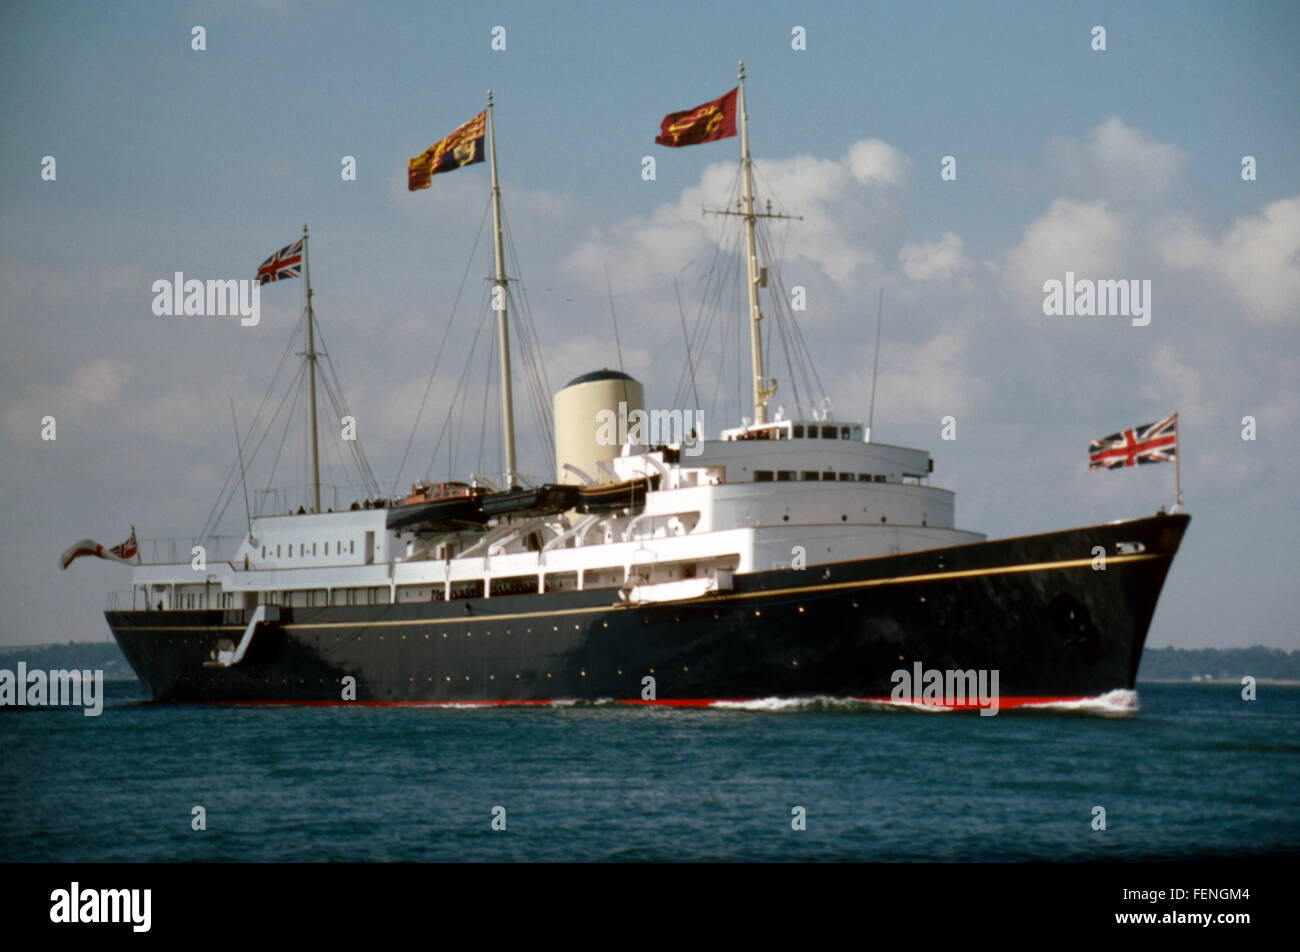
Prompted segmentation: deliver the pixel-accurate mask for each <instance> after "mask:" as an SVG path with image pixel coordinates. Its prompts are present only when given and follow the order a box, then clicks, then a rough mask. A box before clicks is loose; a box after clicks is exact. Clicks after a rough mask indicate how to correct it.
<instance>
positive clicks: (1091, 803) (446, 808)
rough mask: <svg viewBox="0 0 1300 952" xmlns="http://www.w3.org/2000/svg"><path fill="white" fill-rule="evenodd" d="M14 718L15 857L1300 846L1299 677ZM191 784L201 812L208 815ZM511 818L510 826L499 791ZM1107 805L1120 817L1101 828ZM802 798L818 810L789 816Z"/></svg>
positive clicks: (1186, 850) (1076, 853)
mask: <svg viewBox="0 0 1300 952" xmlns="http://www.w3.org/2000/svg"><path fill="white" fill-rule="evenodd" d="M142 698H143V695H142V693H141V688H140V687H139V685H138V684H135V683H119V684H112V685H109V704H108V706H107V707H106V708H105V710H104V713H103V714H102V716H100V717H84V716H82V714H81V712H80V711H79V710H27V711H15V710H12V709H10V710H8V711H5V712H4V713H2V714H0V747H2V749H3V756H2V757H0V860H59V861H99V860H126V861H133V860H182V861H189V860H256V861H277V860H414V861H422V860H622V859H626V860H936V859H937V860H948V859H952V860H958V859H961V860H1001V859H1049V860H1082V859H1143V858H1152V857H1157V856H1159V857H1171V858H1174V857H1176V858H1195V857H1202V856H1206V855H1243V854H1244V853H1252V852H1276V851H1295V852H1297V853H1300V688H1297V687H1281V686H1276V687H1275V686H1269V685H1261V686H1260V688H1259V699H1258V700H1256V701H1254V702H1246V701H1243V700H1242V699H1241V697H1240V693H1239V689H1238V688H1235V687H1233V686H1231V685H1199V684H1177V685H1174V684H1145V685H1141V686H1140V690H1139V692H1138V697H1137V699H1136V703H1137V708H1138V709H1137V710H1134V709H1133V702H1134V699H1133V698H1132V697H1129V696H1112V697H1110V698H1108V699H1106V700H1105V701H1103V702H1098V703H1095V704H1093V705H1091V706H1090V707H1085V708H1084V709H1082V710H1021V711H1004V712H1002V713H1000V714H999V715H998V716H996V717H979V716H977V715H974V714H936V713H934V712H931V711H926V712H914V711H906V710H882V709H879V707H873V706H871V705H862V704H856V703H852V702H839V701H834V700H826V699H823V700H819V701H813V702H798V703H791V702H783V701H777V700H771V701H765V702H754V703H749V704H746V705H743V706H741V709H728V710H716V709H706V710H689V709H665V708H634V707H625V706H621V705H573V706H563V705H558V706H553V707H544V708H505V709H502V708H470V709H445V708H444V709H439V708H346V707H331V708H301V707H249V708H232V707H199V706H172V705H155V704H148V703H141V699H142ZM196 805H200V806H202V807H203V808H204V809H205V811H206V820H207V829H206V830H205V831H201V832H196V831H194V830H192V829H191V818H192V810H193V808H194V807H195V806H196ZM498 806H500V807H504V808H505V824H506V829H505V830H504V831H501V830H493V829H492V818H493V808H494V807H498ZM1096 806H1101V807H1104V808H1105V811H1106V813H1105V816H1106V825H1107V829H1106V830H1105V831H1094V830H1093V829H1092V828H1091V826H1092V822H1093V816H1094V807H1096ZM796 807H802V808H804V810H805V811H806V816H807V828H806V829H805V830H798V831H796V830H793V829H792V828H791V823H792V819H793V816H794V814H793V813H792V811H793V810H794V808H796Z"/></svg>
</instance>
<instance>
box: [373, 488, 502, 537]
mask: <svg viewBox="0 0 1300 952" xmlns="http://www.w3.org/2000/svg"><path fill="white" fill-rule="evenodd" d="M486 493H487V490H486V489H484V488H483V487H482V486H470V485H469V484H468V483H457V482H449V483H433V484H421V483H416V484H415V485H414V486H412V487H411V492H410V494H408V495H407V497H406V498H405V499H403V500H402V502H401V504H400V505H398V506H394V507H393V508H391V509H389V510H388V518H387V520H386V522H385V525H386V527H387V528H389V529H419V530H440V529H455V528H460V527H461V526H465V525H472V524H481V523H483V522H485V521H486V520H487V515H486V514H485V513H484V512H483V509H482V506H481V504H480V503H481V500H482V499H483V497H484V495H485V494H486Z"/></svg>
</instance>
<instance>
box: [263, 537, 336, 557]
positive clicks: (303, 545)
mask: <svg viewBox="0 0 1300 952" xmlns="http://www.w3.org/2000/svg"><path fill="white" fill-rule="evenodd" d="M321 544H322V545H324V546H325V553H324V554H325V555H329V554H330V544H329V543H328V542H324V543H321ZM309 545H310V546H311V551H310V552H308V551H307V547H308V546H309ZM347 545H348V555H355V554H356V550H357V543H356V541H355V540H354V539H349V540H348V543H347ZM269 548H270V547H269V546H265V545H264V546H262V558H266V554H267V550H268V549H269ZM281 548H282V547H281V546H279V545H277V546H276V547H275V558H277V559H279V558H284V557H285V556H281V555H280V550H281ZM287 548H288V550H289V554H288V556H287V557H288V558H290V559H292V558H293V543H292V542H290V543H289V545H288V546H287ZM315 554H316V543H315V542H310V543H308V542H300V543H298V555H299V556H302V557H305V556H308V555H315ZM334 554H335V555H342V554H343V543H342V542H338V543H335V546H334Z"/></svg>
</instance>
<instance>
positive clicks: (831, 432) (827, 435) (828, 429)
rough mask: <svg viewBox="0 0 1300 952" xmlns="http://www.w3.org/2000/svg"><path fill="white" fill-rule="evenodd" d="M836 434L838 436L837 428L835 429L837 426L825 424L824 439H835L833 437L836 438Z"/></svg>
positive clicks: (823, 428)
mask: <svg viewBox="0 0 1300 952" xmlns="http://www.w3.org/2000/svg"><path fill="white" fill-rule="evenodd" d="M835 436H836V429H835V427H833V426H824V427H822V439H823V440H833V439H835Z"/></svg>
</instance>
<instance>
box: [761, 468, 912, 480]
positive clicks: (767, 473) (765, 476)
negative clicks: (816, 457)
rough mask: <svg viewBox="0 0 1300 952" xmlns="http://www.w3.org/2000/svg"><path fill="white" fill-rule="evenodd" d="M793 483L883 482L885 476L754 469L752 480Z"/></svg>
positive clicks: (877, 474)
mask: <svg viewBox="0 0 1300 952" xmlns="http://www.w3.org/2000/svg"><path fill="white" fill-rule="evenodd" d="M774 478H775V481H776V482H778V483H793V482H798V481H800V480H802V481H804V482H812V483H815V482H823V483H835V482H840V483H854V482H856V483H883V482H885V481H886V480H885V477H884V476H883V475H881V474H880V473H874V474H873V473H819V472H817V471H816V470H811V469H806V470H804V471H803V472H797V471H795V470H793V469H778V470H776V472H775V473H774V472H773V471H772V470H770V469H756V470H754V482H756V483H770V482H773V480H774Z"/></svg>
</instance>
